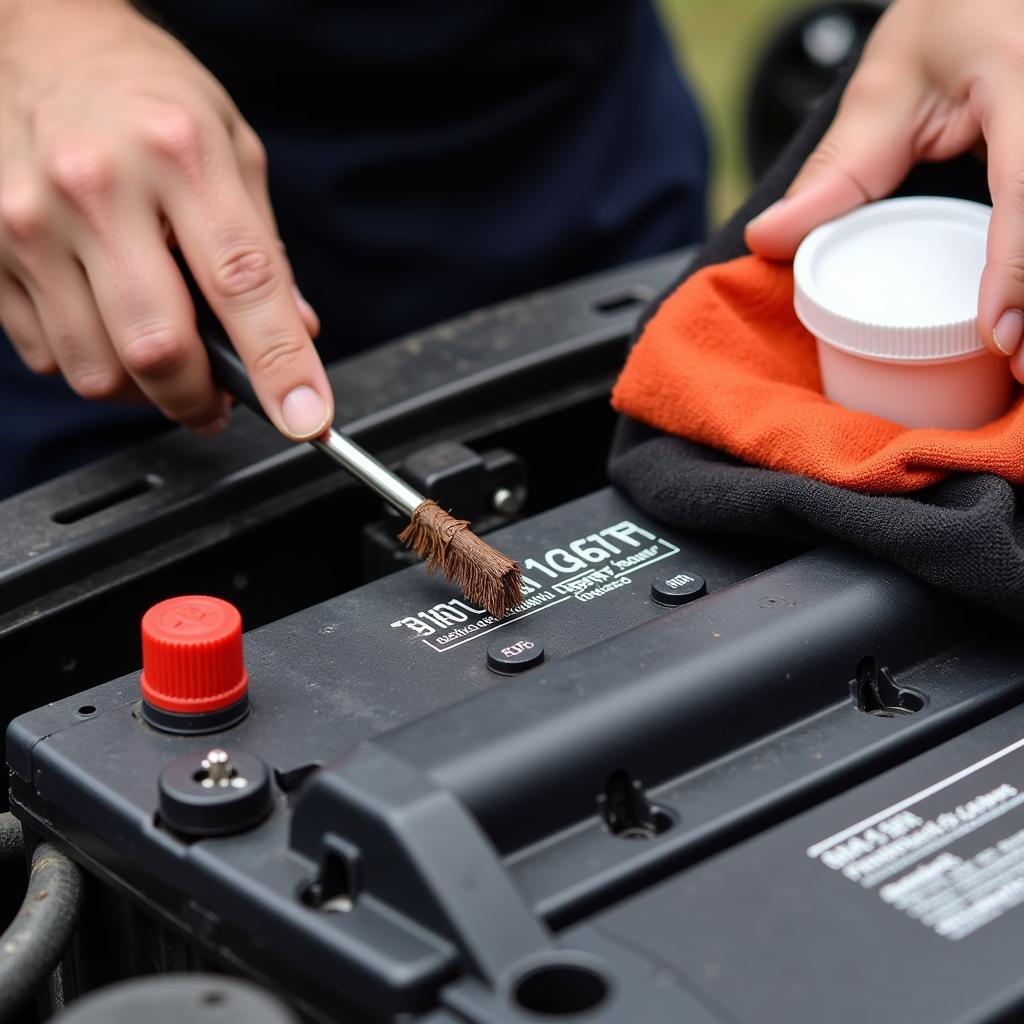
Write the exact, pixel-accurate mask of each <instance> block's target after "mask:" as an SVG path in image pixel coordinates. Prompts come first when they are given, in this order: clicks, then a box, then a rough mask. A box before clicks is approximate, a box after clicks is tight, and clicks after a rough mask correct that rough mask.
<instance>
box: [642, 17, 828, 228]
mask: <svg viewBox="0 0 1024 1024" xmlns="http://www.w3.org/2000/svg"><path fill="white" fill-rule="evenodd" d="M658 6H659V8H660V10H661V14H662V18H663V19H664V21H665V26H666V28H667V29H668V32H669V35H670V37H671V39H672V41H673V44H674V45H675V47H676V51H677V52H678V54H679V57H680V61H681V63H682V65H683V67H684V69H685V71H686V74H687V77H688V78H689V81H690V83H691V84H692V85H693V87H694V88H695V89H696V91H697V95H698V97H699V99H700V103H701V107H702V109H703V111H704V116H705V119H706V121H707V123H708V128H709V131H710V134H711V145H712V184H711V214H712V219H713V221H714V222H715V223H719V222H721V221H722V220H724V219H725V218H726V217H728V215H729V214H730V213H732V211H733V210H735V209H736V207H737V206H738V205H739V203H740V201H741V200H742V199H743V197H744V195H745V194H746V192H747V189H748V187H749V179H748V175H747V168H746V166H745V164H744V160H743V150H742V139H741V125H742V112H743V108H744V105H745V97H746V92H747V88H748V86H749V82H750V77H751V75H752V74H753V71H754V66H755V63H756V61H757V60H758V59H759V58H760V55H761V53H762V52H763V50H764V47H765V46H766V45H767V43H768V40H769V39H770V38H771V36H772V34H773V31H774V29H775V27H776V26H777V25H779V24H780V23H781V21H782V20H783V19H784V18H785V17H787V16H788V15H789V13H790V12H791V11H795V10H798V9H799V8H801V7H809V6H812V3H811V0H658Z"/></svg>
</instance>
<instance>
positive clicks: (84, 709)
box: [78, 704, 96, 715]
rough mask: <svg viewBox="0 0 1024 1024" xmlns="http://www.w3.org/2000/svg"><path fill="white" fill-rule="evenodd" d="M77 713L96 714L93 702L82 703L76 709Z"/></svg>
mask: <svg viewBox="0 0 1024 1024" xmlns="http://www.w3.org/2000/svg"><path fill="white" fill-rule="evenodd" d="M78 713H79V714H80V715H95V714H96V705H95V704H83V705H82V706H81V707H80V708H79V709H78Z"/></svg>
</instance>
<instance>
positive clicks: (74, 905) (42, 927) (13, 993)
mask: <svg viewBox="0 0 1024 1024" xmlns="http://www.w3.org/2000/svg"><path fill="white" fill-rule="evenodd" d="M3 817H7V816H6V815H5V816H3ZM8 828H9V825H8V824H7V823H6V822H3V823H0V829H5V830H6V829H8ZM19 832H20V829H19ZM0 835H6V831H4V832H0ZM2 842H3V840H2V839H0V843H2ZM0 848H2V847H0ZM81 907H82V876H81V873H80V872H79V870H78V867H77V865H76V864H75V863H74V861H72V860H71V858H70V857H68V856H67V855H66V854H64V853H62V852H61V851H60V850H58V849H57V848H56V847H55V846H51V845H50V844H49V843H40V844H39V846H37V847H36V849H35V852H34V853H33V854H32V871H31V874H30V875H29V880H28V891H27V892H26V893H25V898H24V900H22V903H21V909H20V910H19V911H18V913H17V915H16V916H15V918H14V920H13V921H12V922H11V923H10V925H9V926H8V928H7V930H6V931H5V932H4V933H3V935H0V1024H4V1022H6V1021H10V1020H13V1018H14V1015H15V1013H17V1012H18V1010H19V1009H20V1008H21V1007H22V1006H24V1005H25V1003H26V1002H27V1001H28V1000H29V999H30V998H31V997H32V993H33V992H34V991H35V989H36V988H37V986H39V985H40V984H42V982H43V981H45V980H46V978H47V976H48V975H49V974H50V972H51V971H52V970H53V969H54V968H55V967H56V966H57V964H58V963H59V962H60V959H61V957H62V956H63V955H64V951H65V949H67V946H68V943H69V942H70V941H71V936H72V935H73V934H74V931H75V924H76V923H77V921H78V914H79V911H80V910H81Z"/></svg>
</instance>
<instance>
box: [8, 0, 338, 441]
mask: <svg viewBox="0 0 1024 1024" xmlns="http://www.w3.org/2000/svg"><path fill="white" fill-rule="evenodd" d="M173 247H177V248H178V249H180V252H181V254H182V256H183V258H184V260H185V262H186V263H187V264H188V267H189V269H190V270H191V272H192V275H193V276H194V278H195V280H196V282H197V284H198V285H199V287H200V289H201V290H202V292H203V294H204V295H205V297H206V299H207V301H208V302H209V304H210V306H211V308H212V309H213V311H214V312H215V313H216V315H217V317H218V318H219V320H220V321H221V323H222V324H223V326H224V328H225V330H226V331H227V333H228V335H229V337H230V338H231V341H232V343H233V344H234V346H235V348H236V349H237V351H238V354H239V355H240V356H241V358H242V360H243V362H244V363H245V364H246V366H247V368H248V370H249V373H250V375H251V378H252V382H253V387H254V389H255V391H256V393H257V395H258V396H259V399H260V401H261V403H262V404H263V407H264V409H265V410H266V412H267V413H268V415H269V417H270V419H271V421H272V422H273V423H274V425H275V426H276V427H277V428H278V429H279V430H280V431H281V432H282V433H284V434H285V435H286V436H288V437H290V438H292V439H294V440H304V439H308V438H311V437H315V436H317V435H319V434H320V433H322V432H323V430H325V429H326V428H327V427H328V426H329V425H330V422H331V419H332V418H333V410H334V405H333V397H332V395H331V389H330V385H329V383H328V380H327V375H326V373H325V372H324V369H323V366H322V364H321V362H320V359H319V356H318V355H317V352H316V349H315V348H314V346H313V343H312V341H311V337H312V336H315V334H316V333H317V331H318V330H319V324H318V321H317V318H316V314H315V313H314V312H313V310H312V309H311V308H310V307H309V305H308V304H307V303H306V302H305V301H304V300H303V299H302V297H301V296H300V295H299V293H298V291H297V290H296V288H295V285H294V282H293V279H292V273H291V269H290V267H289V265H288V261H287V259H286V257H285V255H284V251H283V248H282V246H281V243H280V241H279V239H278V237H277V229H276V226H275V223H274V216H273V212H272V210H271V206H270V199H269V196H268V193H267V185H266V157H265V154H264V151H263V147H262V145H261V143H260V141H259V139H258V138H257V136H256V134H255V133H254V132H253V130H252V129H251V128H250V127H249V125H247V124H246V122H245V121H244V120H243V119H242V117H241V115H240V114H239V112H238V110H237V109H236V108H235V106H234V104H233V103H232V102H231V100H230V98H229V97H228V95H227V94H226V93H225V91H224V90H223V88H222V87H221V86H220V85H219V83H218V82H217V81H216V80H215V79H214V78H213V77H212V76H211V75H210V74H209V72H207V71H206V70H205V68H203V67H202V66H201V65H200V64H199V63H198V62H197V61H196V60H195V59H194V58H193V57H192V56H191V54H189V53H188V51H187V50H185V49H184V48H183V47H182V46H181V45H179V44H178V43H177V42H176V41H175V40H174V39H173V38H171V36H169V35H168V34H167V33H165V32H164V31H163V30H162V29H160V28H158V27H157V26H156V25H154V24H152V23H151V22H150V21H148V20H146V19H145V18H144V17H142V16H141V15H140V14H138V13H137V12H136V11H135V10H134V9H133V8H132V7H131V6H130V5H129V4H128V3H126V2H125V0H0V325H2V326H3V328H4V330H5V331H6V332H7V335H8V336H9V337H10V339H11V341H12V343H13V344H14V346H15V348H16V349H17V351H18V353H19V355H20V356H21V358H22V360H23V361H24V362H25V364H26V365H27V366H28V367H29V368H30V369H32V370H34V371H36V372H37V373H54V372H57V371H59V372H61V373H62V374H63V375H64V377H65V378H66V379H67V381H68V383H69V384H70V385H71V387H72V388H73V389H74V390H75V391H76V392H77V393H78V394H79V395H82V396H83V397H85V398H119V397H131V396H132V395H133V394H134V395H135V396H136V397H137V396H138V394H139V393H140V392H141V393H142V395H144V396H145V397H147V398H149V399H150V400H151V401H152V402H153V403H154V404H155V405H156V406H158V407H159V408H160V409H161V411H163V412H164V413H165V414H166V415H167V416H168V417H170V418H171V419H173V420H176V421H177V422H179V423H182V424H184V425H186V426H189V427H192V428H193V429H197V430H199V431H200V432H204V433H215V432H217V431H218V430H219V429H221V428H222V427H223V426H224V424H225V423H226V417H227V410H228V405H227V399H226V397H225V396H224V395H223V393H221V392H220V391H219V389H218V388H217V387H216V385H215V384H214V382H213V379H212V378H211V376H210V367H209V362H208V360H207V358H206V353H205V351H204V349H203V347H202V344H201V343H200V341H199V337H198V335H197V333H196V326H195V314H194V310H193V308H192V303H191V301H190V298H189V294H188V290H187V288H186V285H185V282H184V280H183V279H182V275H181V273H180V272H179V270H178V268H177V266H176V264H175V260H174V257H173V255H172V253H171V248H173Z"/></svg>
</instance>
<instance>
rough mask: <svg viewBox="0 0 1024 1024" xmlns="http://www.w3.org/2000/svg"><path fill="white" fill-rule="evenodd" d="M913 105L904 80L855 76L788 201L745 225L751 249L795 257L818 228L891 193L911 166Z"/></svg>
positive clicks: (913, 92)
mask: <svg viewBox="0 0 1024 1024" xmlns="http://www.w3.org/2000/svg"><path fill="white" fill-rule="evenodd" d="M918 107H919V101H918V89H917V84H916V82H914V81H913V78H912V76H910V75H909V74H904V75H903V77H902V78H897V79H893V78H892V77H891V76H890V75H889V74H888V73H887V72H884V71H883V72H879V70H878V69H877V68H876V67H873V66H867V67H865V68H863V69H862V70H861V71H858V73H857V74H856V75H855V76H854V78H853V79H852V80H851V82H850V85H849V86H848V87H847V90H846V93H845V94H844V96H843V100H842V102H841V103H840V106H839V112H838V114H837V115H836V119H835V120H834V121H833V123H832V125H831V127H830V128H829V130H828V131H827V132H826V133H825V135H824V137H823V138H822V140H821V142H820V143H819V144H818V146H817V148H816V149H815V151H814V152H813V153H812V154H811V156H810V157H809V158H808V159H807V162H806V163H805V164H804V166H803V168H802V169H801V170H800V173H799V174H798V175H797V177H796V178H795V179H794V181H793V184H792V185H791V186H790V188H789V190H788V192H787V193H786V195H785V196H784V197H783V198H782V199H780V200H779V201H778V202H776V203H774V204H773V205H771V206H769V207H768V209H766V210H765V211H764V212H763V213H762V214H760V215H759V216H758V217H755V218H754V219H753V220H752V221H750V223H749V224H748V225H747V228H746V235H745V237H746V242H747V245H748V246H749V248H750V249H751V251H752V252H755V253H757V254H759V255H761V256H764V257H765V258H766V259H779V260H783V259H792V257H793V254H794V253H795V252H796V250H797V247H798V246H799V244H800V242H802V241H803V239H804V238H805V237H806V235H807V234H808V233H809V232H810V231H811V230H813V229H814V228H815V227H817V226H818V225H819V224H823V223H824V222H825V221H828V220H832V219H833V218H835V217H839V216H841V215H842V214H844V213H848V212H849V211H850V210H852V209H854V208H856V207H857V206H860V205H861V204H862V203H865V202H867V201H869V200H872V199H879V198H881V197H882V196H885V195H888V194H889V193H890V192H891V191H892V190H893V189H894V188H895V187H896V186H897V185H898V184H899V183H900V182H901V181H902V180H903V179H904V178H905V177H906V175H907V173H908V172H909V171H910V169H911V167H912V166H913V165H914V163H915V160H916V152H915V137H917V135H918V133H917V131H916V127H917V125H916V122H917V120H918Z"/></svg>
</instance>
